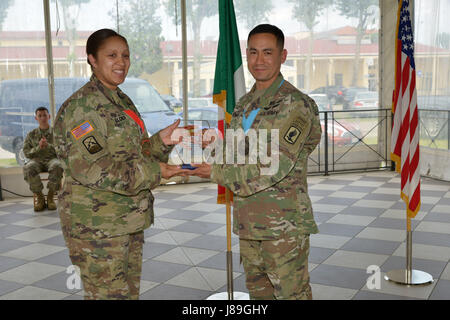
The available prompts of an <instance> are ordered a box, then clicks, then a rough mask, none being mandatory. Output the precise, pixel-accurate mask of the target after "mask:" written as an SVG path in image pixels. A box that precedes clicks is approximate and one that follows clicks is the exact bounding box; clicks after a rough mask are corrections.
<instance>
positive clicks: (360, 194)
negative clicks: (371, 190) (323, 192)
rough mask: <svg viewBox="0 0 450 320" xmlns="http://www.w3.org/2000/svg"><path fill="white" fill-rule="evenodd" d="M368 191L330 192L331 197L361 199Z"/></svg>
mask: <svg viewBox="0 0 450 320" xmlns="http://www.w3.org/2000/svg"><path fill="white" fill-rule="evenodd" d="M366 194H367V193H363V192H348V191H336V192H333V193H332V194H330V195H329V196H330V197H335V198H349V199H361V198H362V197H364V196H365V195H366Z"/></svg>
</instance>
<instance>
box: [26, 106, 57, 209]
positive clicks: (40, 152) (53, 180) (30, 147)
mask: <svg viewBox="0 0 450 320" xmlns="http://www.w3.org/2000/svg"><path fill="white" fill-rule="evenodd" d="M35 119H36V120H37V121H38V123H39V127H38V128H36V129H34V130H32V131H30V132H29V133H28V135H27V137H26V138H25V142H24V143H23V152H24V154H25V156H26V157H27V158H28V159H30V161H28V162H27V163H26V164H25V166H24V167H23V176H24V179H25V181H26V182H28V184H29V185H30V190H31V191H32V192H33V193H34V194H35V195H36V197H37V201H36V204H35V206H34V211H42V210H44V209H45V198H44V195H43V194H42V189H43V188H44V186H43V185H42V182H41V178H40V176H39V173H41V172H48V184H47V189H48V195H47V208H48V210H56V204H55V201H54V195H55V193H56V192H57V191H58V190H59V188H60V186H61V179H62V176H63V169H62V167H61V163H60V162H59V160H58V158H57V157H56V152H55V148H54V146H53V132H52V129H51V128H50V126H49V124H48V121H49V120H50V114H49V112H48V109H47V108H45V107H39V108H37V109H36V111H35Z"/></svg>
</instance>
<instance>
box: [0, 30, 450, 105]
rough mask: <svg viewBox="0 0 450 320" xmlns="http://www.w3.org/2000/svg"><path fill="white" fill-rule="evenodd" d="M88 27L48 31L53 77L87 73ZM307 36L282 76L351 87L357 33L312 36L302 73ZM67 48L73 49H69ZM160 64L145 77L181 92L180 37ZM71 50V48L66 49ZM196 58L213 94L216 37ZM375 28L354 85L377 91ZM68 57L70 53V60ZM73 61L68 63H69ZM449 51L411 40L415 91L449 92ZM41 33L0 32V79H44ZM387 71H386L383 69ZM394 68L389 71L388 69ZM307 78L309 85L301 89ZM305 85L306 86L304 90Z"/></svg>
mask: <svg viewBox="0 0 450 320" xmlns="http://www.w3.org/2000/svg"><path fill="white" fill-rule="evenodd" d="M90 34H91V32H90V31H79V32H78V39H77V40H76V41H75V43H74V44H72V45H71V44H69V43H68V41H67V40H65V39H66V36H65V34H64V32H59V34H58V35H56V34H55V33H53V35H52V36H53V58H54V70H55V77H70V76H74V77H89V76H90V74H91V71H90V67H89V65H88V64H87V63H86V54H85V47H84V46H85V44H86V40H87V38H88V36H89V35H90ZM309 39H310V37H309V35H308V34H305V33H299V34H295V35H293V36H291V37H287V38H286V41H285V47H286V49H287V50H288V58H287V61H286V63H285V64H284V65H283V66H282V73H283V74H284V76H285V77H286V79H287V80H288V81H290V82H292V83H293V84H294V85H295V86H297V87H298V88H299V89H301V90H304V91H309V90H313V89H315V88H318V87H322V86H326V85H342V86H344V87H350V86H352V77H353V65H354V63H355V51H356V44H355V39H356V31H355V29H354V28H352V27H344V28H339V29H336V30H330V31H327V32H323V33H317V34H314V40H313V42H312V54H311V63H310V68H311V69H310V71H309V72H307V71H306V63H307V58H308V51H309V45H310V42H309ZM193 46H194V43H193V41H189V42H188V75H189V84H188V87H189V93H190V95H192V88H193V74H194V72H193V52H194V50H193ZM70 48H72V50H71V49H70ZM245 48H246V41H245V40H241V52H242V54H243V64H244V69H245V78H246V85H247V89H249V88H250V87H251V86H252V84H253V82H252V77H251V75H250V74H249V73H248V71H247V69H246V60H245ZM161 49H162V53H163V64H162V66H161V69H160V70H159V71H157V72H155V73H153V74H151V75H149V74H146V73H144V74H143V75H141V78H144V79H147V80H148V81H149V82H150V83H151V84H152V85H153V86H154V87H155V88H156V89H157V90H158V91H159V92H160V93H161V94H172V95H174V96H175V97H180V96H182V91H181V90H182V63H181V61H182V59H181V41H165V42H162V43H161ZM71 51H73V52H72V53H71ZM200 52H201V60H200V61H201V62H200V72H199V73H200V77H199V80H198V81H199V91H200V92H199V95H200V96H209V95H211V94H212V89H213V84H214V73H215V59H216V53H217V41H211V40H204V41H201V42H200ZM378 55H379V48H378V31H377V30H369V31H368V32H367V34H366V36H365V37H364V38H363V40H362V43H361V47H360V59H359V70H358V71H359V72H358V76H357V81H356V86H359V87H366V88H369V89H370V90H377V89H378V81H379V79H378ZM69 57H73V59H72V60H70V59H69ZM71 62H72V63H71ZM449 62H450V51H449V50H444V49H439V48H434V47H429V46H424V45H421V44H416V66H417V67H416V70H417V89H418V94H419V95H421V94H430V93H433V94H436V95H445V94H447V95H448V94H450V92H449V90H450V89H449V88H448V83H450V66H449ZM46 63H47V60H46V54H45V35H44V32H1V33H0V80H6V79H20V78H45V77H47V67H46ZM385 72H386V71H385ZM392 72H393V71H392ZM307 77H309V79H308V80H309V83H310V86H309V88H306V85H307V82H308V81H307ZM308 89H309V90H308Z"/></svg>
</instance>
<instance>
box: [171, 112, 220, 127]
mask: <svg viewBox="0 0 450 320" xmlns="http://www.w3.org/2000/svg"><path fill="white" fill-rule="evenodd" d="M178 116H180V117H181V118H183V112H180V113H178ZM218 117H219V113H218V110H217V109H216V108H190V107H189V109H188V119H189V121H188V123H187V124H188V125H193V124H194V122H195V121H202V128H217V126H218V119H219V118H218Z"/></svg>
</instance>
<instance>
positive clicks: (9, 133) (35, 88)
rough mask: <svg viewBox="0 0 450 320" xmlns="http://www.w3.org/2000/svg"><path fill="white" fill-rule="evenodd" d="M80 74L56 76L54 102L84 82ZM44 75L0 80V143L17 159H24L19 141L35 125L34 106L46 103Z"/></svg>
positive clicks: (56, 103) (47, 97) (18, 161)
mask: <svg viewBox="0 0 450 320" xmlns="http://www.w3.org/2000/svg"><path fill="white" fill-rule="evenodd" d="M86 81H87V79H83V78H56V79H55V105H56V108H57V109H59V106H60V105H61V104H62V103H63V102H64V101H65V100H66V99H67V98H69V97H70V96H71V95H72V93H74V92H75V91H76V90H78V89H79V88H80V87H82V86H83V85H84V84H85V83H86ZM49 104H50V103H49V91H48V80H47V79H20V80H4V81H2V82H1V83H0V145H1V147H2V148H3V149H5V150H7V151H9V152H12V153H14V154H15V156H16V160H17V163H19V164H20V165H23V164H24V163H25V161H26V158H25V155H24V154H23V151H22V147H23V141H24V139H25V137H26V135H27V134H28V132H30V131H31V130H33V129H34V128H36V127H37V126H38V124H37V121H36V120H35V118H34V117H35V114H34V112H35V110H36V109H37V108H38V107H41V106H43V107H46V108H48V109H49V110H50V107H49Z"/></svg>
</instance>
